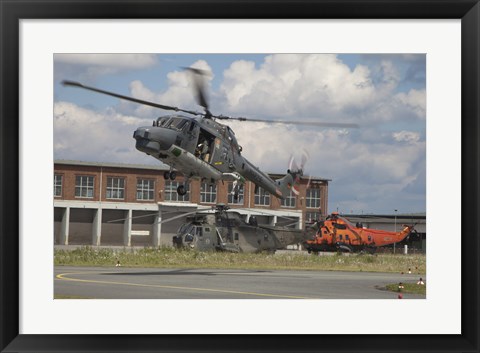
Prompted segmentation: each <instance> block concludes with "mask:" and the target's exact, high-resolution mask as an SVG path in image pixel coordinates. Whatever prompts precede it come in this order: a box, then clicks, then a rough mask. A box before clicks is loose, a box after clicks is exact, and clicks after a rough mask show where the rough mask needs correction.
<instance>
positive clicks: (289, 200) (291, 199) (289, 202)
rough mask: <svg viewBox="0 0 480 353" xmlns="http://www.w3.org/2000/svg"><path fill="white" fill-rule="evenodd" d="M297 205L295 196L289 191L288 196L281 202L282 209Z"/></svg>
mask: <svg viewBox="0 0 480 353" xmlns="http://www.w3.org/2000/svg"><path fill="white" fill-rule="evenodd" d="M296 204H297V195H295V194H294V193H293V192H292V191H291V190H290V194H288V196H287V197H285V198H284V199H283V200H282V207H291V208H294V207H295V206H296Z"/></svg>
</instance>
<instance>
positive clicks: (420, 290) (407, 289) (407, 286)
mask: <svg viewBox="0 0 480 353" xmlns="http://www.w3.org/2000/svg"><path fill="white" fill-rule="evenodd" d="M386 288H387V290H389V291H392V292H398V293H411V294H423V295H427V286H426V285H423V286H422V285H419V284H417V283H403V289H402V290H401V292H400V291H399V289H398V283H393V284H387V286H386Z"/></svg>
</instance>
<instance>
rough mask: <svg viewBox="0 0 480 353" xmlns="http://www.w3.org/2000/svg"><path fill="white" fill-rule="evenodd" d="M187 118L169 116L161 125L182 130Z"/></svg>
mask: <svg viewBox="0 0 480 353" xmlns="http://www.w3.org/2000/svg"><path fill="white" fill-rule="evenodd" d="M188 121H189V120H188V119H184V118H177V117H175V118H171V119H170V120H169V121H168V123H166V124H165V125H164V126H163V127H166V128H169V129H172V130H178V131H180V130H182V129H183V127H184V126H185V124H187V122H188Z"/></svg>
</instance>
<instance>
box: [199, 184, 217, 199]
mask: <svg viewBox="0 0 480 353" xmlns="http://www.w3.org/2000/svg"><path fill="white" fill-rule="evenodd" d="M217 192H218V190H217V184H213V185H210V184H208V183H201V184H200V203H207V204H214V203H216V202H217ZM212 195H214V198H213V201H212V200H211V199H212ZM207 196H210V197H209V198H210V201H206V200H207Z"/></svg>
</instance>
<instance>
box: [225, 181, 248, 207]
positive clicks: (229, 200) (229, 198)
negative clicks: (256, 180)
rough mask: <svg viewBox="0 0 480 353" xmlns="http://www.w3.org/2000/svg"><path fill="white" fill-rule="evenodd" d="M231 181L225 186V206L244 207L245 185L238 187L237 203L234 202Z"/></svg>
mask: <svg viewBox="0 0 480 353" xmlns="http://www.w3.org/2000/svg"><path fill="white" fill-rule="evenodd" d="M232 190H233V181H230V182H229V183H228V185H227V193H228V194H227V204H228V205H244V204H245V184H242V183H240V185H239V186H238V201H237V202H234V200H233V195H232V194H231V192H232Z"/></svg>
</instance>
